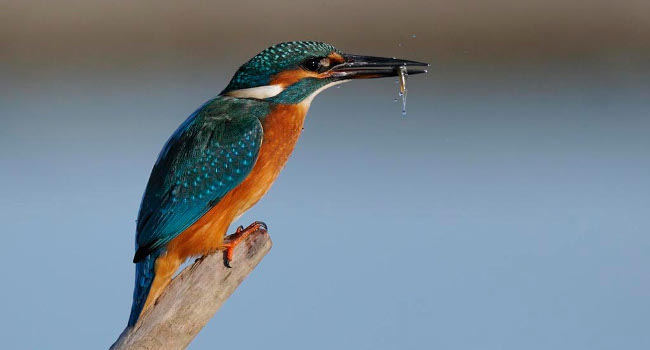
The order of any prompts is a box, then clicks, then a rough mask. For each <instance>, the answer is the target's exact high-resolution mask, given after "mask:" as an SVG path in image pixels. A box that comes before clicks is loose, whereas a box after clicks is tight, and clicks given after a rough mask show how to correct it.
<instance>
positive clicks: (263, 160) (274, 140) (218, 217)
mask: <svg viewBox="0 0 650 350" xmlns="http://www.w3.org/2000/svg"><path fill="white" fill-rule="evenodd" d="M308 107H309V106H305V105H300V104H298V105H278V106H276V107H274V108H273V109H272V110H271V113H269V115H268V116H267V117H266V118H265V119H264V120H263V122H262V127H263V129H264V137H263V139H262V146H261V148H260V151H259V155H258V157H257V161H256V163H255V166H254V167H253V169H252V170H251V172H250V174H249V175H248V176H247V177H246V179H244V181H243V182H242V183H241V184H239V185H238V186H237V187H235V188H234V189H232V190H231V191H230V192H228V193H227V194H226V195H225V196H224V197H223V198H222V199H221V200H220V201H219V203H217V204H216V205H215V206H214V207H213V208H212V209H210V211H209V212H207V213H206V214H205V215H204V216H203V217H201V218H200V219H199V220H198V221H197V222H195V223H194V224H193V225H192V226H190V227H189V228H187V229H186V230H185V231H184V232H183V233H182V234H180V235H179V236H178V237H176V238H175V239H173V240H172V241H171V242H170V243H169V245H168V246H167V252H168V255H172V256H175V257H176V258H177V259H181V260H184V259H185V258H187V257H190V256H197V255H204V254H207V253H210V252H212V251H214V250H216V249H219V248H220V247H221V245H222V244H223V236H224V234H225V233H226V231H227V230H228V227H229V226H230V224H231V223H232V221H234V220H235V219H236V218H238V217H239V216H240V215H242V214H243V213H244V212H245V211H246V210H248V209H250V207H252V206H253V205H254V204H255V203H257V201H259V200H260V199H261V198H262V197H263V196H264V194H266V192H267V191H268V190H269V188H271V185H272V184H273V182H274V181H275V179H276V178H277V177H278V175H279V174H280V171H281V170H282V168H283V167H284V165H285V163H286V162H287V160H288V159H289V156H290V155H291V153H292V152H293V149H294V147H295V145H296V142H297V141H298V138H299V137H300V134H301V132H302V128H303V123H304V120H305V115H306V113H307V109H308Z"/></svg>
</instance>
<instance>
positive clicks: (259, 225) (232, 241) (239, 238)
mask: <svg viewBox="0 0 650 350" xmlns="http://www.w3.org/2000/svg"><path fill="white" fill-rule="evenodd" d="M258 230H260V231H263V232H266V230H268V227H267V226H266V224H265V223H263V222H261V221H255V222H254V223H252V224H250V225H249V226H248V227H246V228H244V227H243V226H239V227H237V230H236V231H235V233H233V234H232V235H229V236H226V239H225V242H224V244H223V247H224V248H225V250H226V256H225V257H224V263H225V264H226V266H227V267H232V266H230V262H231V261H232V258H233V255H234V254H235V247H237V245H238V244H239V243H241V242H243V241H244V239H246V237H248V236H250V235H251V233H253V232H255V231H258Z"/></svg>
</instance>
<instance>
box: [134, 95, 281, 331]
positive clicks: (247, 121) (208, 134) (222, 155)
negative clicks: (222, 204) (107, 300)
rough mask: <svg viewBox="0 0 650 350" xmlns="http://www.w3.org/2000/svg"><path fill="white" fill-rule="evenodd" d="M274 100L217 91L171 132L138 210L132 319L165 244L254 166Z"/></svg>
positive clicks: (242, 178)
mask: <svg viewBox="0 0 650 350" xmlns="http://www.w3.org/2000/svg"><path fill="white" fill-rule="evenodd" d="M269 108H270V103H269V102H265V101H259V100H250V99H237V98H232V97H226V96H219V97H217V98H215V99H212V100H210V101H208V102H207V103H205V104H204V105H203V106H202V107H201V108H199V109H198V110H197V111H196V112H194V113H193V114H192V115H191V116H190V117H189V118H188V119H187V120H186V121H185V122H184V123H183V124H182V125H181V126H180V127H179V128H178V129H177V130H176V132H175V133H174V134H173V135H172V136H171V138H170V139H169V140H168V141H167V144H166V145H165V147H164V148H163V150H162V151H161V153H160V155H159V157H158V160H157V161H156V164H155V165H154V167H153V170H152V172H151V176H150V179H149V183H148V184H147V188H146V190H145V193H144V196H143V199H142V204H141V206H140V212H139V214H138V223H137V234H136V249H137V250H136V254H135V257H134V259H133V260H134V262H136V263H137V266H136V287H135V291H134V299H133V306H132V311H131V318H130V321H129V324H132V322H133V323H134V322H135V321H136V320H137V317H138V315H139V313H140V311H141V309H142V307H143V305H144V302H145V301H146V296H147V294H148V292H149V288H150V286H151V283H152V281H153V276H154V271H153V268H154V261H155V258H156V257H157V256H159V255H160V254H161V253H162V252H164V250H165V246H166V244H167V243H168V242H169V241H171V240H172V239H174V238H175V237H176V236H178V235H179V234H180V233H182V232H183V231H184V230H185V229H187V228H188V227H189V226H191V225H192V224H193V223H194V222H196V221H197V220H198V219H199V218H201V216H203V215H204V214H205V213H206V212H208V211H209V210H210V209H211V208H212V207H213V206H214V205H215V204H216V203H217V202H218V201H219V200H220V199H221V198H222V197H223V196H224V195H225V194H226V193H228V192H229V191H230V190H232V189H233V188H234V187H236V186H237V185H238V184H239V183H241V182H242V181H243V180H244V179H245V178H246V176H247V175H248V173H249V172H250V171H251V169H252V168H253V165H254V164H255V161H256V159H257V156H258V152H259V149H260V146H261V143H262V134H263V130H262V125H261V122H260V120H261V119H263V118H264V117H265V116H266V115H267V114H268V112H269Z"/></svg>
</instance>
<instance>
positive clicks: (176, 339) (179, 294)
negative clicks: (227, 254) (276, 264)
mask: <svg viewBox="0 0 650 350" xmlns="http://www.w3.org/2000/svg"><path fill="white" fill-rule="evenodd" d="M270 249H271V239H270V238H269V235H268V234H266V233H263V232H261V231H257V232H255V233H253V234H251V235H250V236H249V237H248V238H247V239H246V240H245V241H244V242H242V243H241V244H240V245H239V246H237V248H236V249H235V256H234V258H233V261H232V268H230V269H229V268H227V267H225V265H224V260H223V253H222V252H217V253H214V254H211V255H208V256H206V257H204V258H202V259H199V260H197V261H196V262H194V264H193V265H191V266H188V267H186V268H185V269H184V270H183V271H182V272H181V273H180V274H179V275H178V276H176V278H174V279H173V280H172V282H171V283H170V284H169V286H168V287H167V288H166V289H165V291H164V292H163V293H162V295H161V296H160V298H158V301H157V302H156V304H155V305H154V306H152V307H151V308H150V309H149V310H147V311H146V312H145V313H144V314H142V316H140V319H139V320H138V323H136V325H135V326H134V327H132V328H126V329H125V330H124V331H123V332H122V334H121V335H120V337H119V338H118V339H117V341H116V342H115V343H114V344H113V345H112V346H111V350H123V349H151V350H153V349H174V350H175V349H184V348H186V347H187V346H188V345H189V343H190V342H191V341H192V339H194V337H195V336H196V335H197V334H198V333H199V331H200V330H201V329H202V328H203V326H205V324H206V323H208V321H209V320H210V318H212V316H213V315H214V314H215V313H216V312H217V310H219V308H220V307H221V305H222V304H223V303H224V301H226V299H228V297H230V295H231V294H232V292H233V291H235V289H236V288H237V287H238V286H239V284H240V283H241V282H242V281H243V280H244V278H246V276H247V275H248V274H249V273H250V272H251V271H253V269H254V268H255V266H257V264H258V263H259V262H260V261H261V260H262V258H263V257H264V256H265V255H266V253H268V251H269V250H270Z"/></svg>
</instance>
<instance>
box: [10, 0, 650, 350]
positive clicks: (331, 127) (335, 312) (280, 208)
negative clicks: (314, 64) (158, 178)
mask: <svg viewBox="0 0 650 350" xmlns="http://www.w3.org/2000/svg"><path fill="white" fill-rule="evenodd" d="M289 40H320V41H326V42H329V43H332V44H334V45H335V46H337V47H339V48H340V49H342V50H344V51H346V52H350V53H358V54H369V55H381V56H397V57H404V58H408V59H413V60H418V61H426V62H430V63H431V69H430V73H429V74H428V75H427V76H414V77H412V78H411V79H410V80H409V83H408V88H409V94H408V114H407V116H406V117H402V116H401V113H400V108H401V106H400V103H399V102H394V101H393V100H394V98H395V97H397V85H396V83H395V81H394V79H384V80H373V81H358V82H353V83H349V84H345V85H343V86H342V87H341V88H340V89H330V90H328V91H326V92H324V93H323V94H321V96H319V97H318V98H317V99H316V100H315V101H314V103H313V104H312V108H311V111H310V113H309V115H308V118H307V122H306V128H305V131H304V134H303V136H302V138H301V140H300V142H299V144H298V147H297V149H296V152H295V153H294V155H293V157H292V159H291V161H290V162H289V163H288V166H287V167H286V168H285V170H284V172H283V173H282V175H281V176H280V178H279V180H278V181H277V182H276V184H275V185H274V187H273V188H272V189H271V191H270V192H269V194H268V195H267V196H266V197H265V198H264V199H263V200H262V201H261V202H260V203H259V204H258V205H257V206H256V207H255V208H253V209H252V210H251V211H250V212H249V213H248V214H247V215H245V216H244V217H243V218H241V219H240V221H239V222H238V223H237V224H243V225H246V224H248V223H250V222H251V221H253V220H263V221H265V222H267V223H268V224H269V227H270V233H271V235H272V238H273V241H274V247H273V249H272V251H271V252H270V254H269V255H268V256H267V257H266V258H265V259H264V260H263V261H262V263H261V264H260V266H259V267H258V268H257V269H256V270H255V271H254V272H253V273H252V274H251V275H250V276H249V278H248V279H247V280H246V281H245V282H244V283H243V284H242V286H241V287H240V288H239V289H238V290H237V291H236V292H235V294H234V295H233V296H232V297H231V298H230V299H229V300H228V302H227V303H226V304H225V305H224V307H223V308H222V309H221V310H220V311H219V312H218V313H217V315H216V316H215V318H214V319H212V320H211V321H210V323H209V324H208V326H207V327H206V328H204V329H203V331H202V332H201V333H200V334H199V336H198V337H197V338H196V340H195V341H194V342H193V343H192V345H191V346H190V348H192V349H214V348H223V349H259V348H262V347H265V348H271V349H273V348H286V349H305V348H307V349H331V348H343V349H347V348H354V349H401V348H404V349H411V348H424V349H434V348H440V349H522V348H524V349H550V348H552V349H614V348H623V349H648V348H650V328H649V325H650V316H649V315H650V274H649V273H648V266H649V265H650V254H648V251H649V250H650V235H649V233H650V223H649V219H648V218H649V217H650V196H649V195H650V182H649V175H650V159H649V153H648V151H649V147H650V137H648V133H649V129H650V118H649V117H648V116H649V114H650V113H649V111H650V2H648V1H647V0H624V1H618V2H613V1H607V0H592V1H571V2H567V1H559V0H547V1H541V0H529V1H514V0H498V1H479V0H460V1H453V2H452V1H439V0H426V1H424V0H423V1H400V2H394V1H385V0H377V1H373V2H370V1H367V2H354V1H350V0H346V1H339V0H330V1H302V2H298V1H287V0H277V1H268V2H252V1H247V0H239V1H231V2H218V1H213V2H207V1H183V2H177V1H168V0H164V1H160V0H159V1H135V2H134V1H30V0H25V1H11V0H10V1H7V0H5V1H0V57H2V60H1V65H0V75H1V77H2V79H0V89H1V91H2V93H1V94H0V116H1V118H2V127H0V164H1V165H0V189H1V193H2V195H0V221H1V222H2V223H3V226H2V232H3V237H4V240H3V242H2V249H1V250H2V254H0V262H1V263H2V265H3V266H4V276H3V277H2V288H0V300H1V303H2V311H3V312H2V315H1V316H0V337H1V338H2V340H3V344H5V347H7V348H13V349H16V348H24V349H62V348H65V349H97V348H107V347H108V346H109V345H110V344H111V343H112V342H113V341H114V340H115V339H116V338H117V336H118V335H119V333H120V332H121V331H122V329H123V327H124V326H125V324H126V321H127V317H128V313H129V309H130V305H131V293H132V288H133V273H134V266H133V264H132V263H131V259H132V256H133V239H134V238H133V237H134V231H135V218H136V215H137V211H138V206H139V202H140V198H141V194H142V191H143V190H144V186H145V184H146V181H147V178H148V176H149V172H150V170H151V167H152V165H153V163H154V160H155V158H156V156H157V153H158V151H159V150H160V149H161V147H162V145H163V143H164V142H165V141H166V139H167V138H168V136H169V135H170V134H171V133H172V131H173V130H174V129H175V128H176V127H177V126H178V125H179V124H180V123H181V122H182V121H183V120H184V119H185V118H186V117H187V116H188V115H189V114H190V113H191V112H192V111H193V110H194V109H195V108H197V107H198V106H200V105H201V104H202V103H203V102H204V101H205V100H207V99H209V98H210V97H212V96H214V95H215V94H217V93H218V92H219V91H221V89H222V88H223V87H224V86H225V85H226V84H227V82H228V80H229V78H230V77H231V75H232V74H233V73H234V71H235V70H236V69H237V68H238V66H239V65H241V64H242V63H244V62H245V61H246V60H247V59H248V58H250V57H252V56H253V55H255V54H256V53H257V52H259V51H260V50H262V49H264V48H266V47H267V46H269V45H271V44H273V43H276V42H281V41H289Z"/></svg>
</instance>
